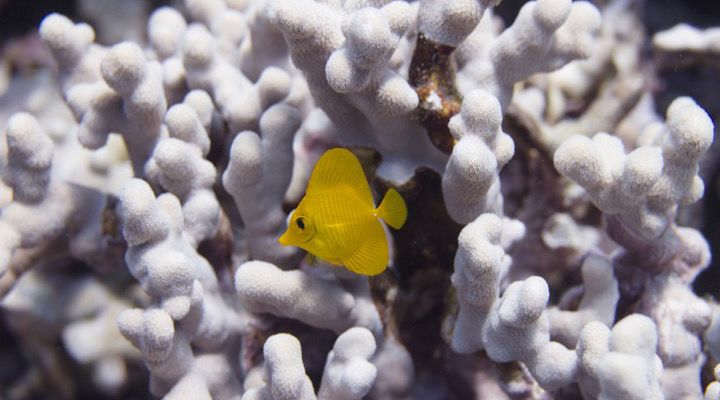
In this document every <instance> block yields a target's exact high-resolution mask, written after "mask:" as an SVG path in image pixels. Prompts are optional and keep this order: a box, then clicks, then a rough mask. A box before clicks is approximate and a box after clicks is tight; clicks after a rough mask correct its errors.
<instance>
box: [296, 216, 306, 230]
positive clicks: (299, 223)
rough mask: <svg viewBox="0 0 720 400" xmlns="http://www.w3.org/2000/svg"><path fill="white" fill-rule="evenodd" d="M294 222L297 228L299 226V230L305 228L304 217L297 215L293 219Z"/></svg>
mask: <svg viewBox="0 0 720 400" xmlns="http://www.w3.org/2000/svg"><path fill="white" fill-rule="evenodd" d="M295 224H297V226H298V228H300V230H303V229H305V218H303V217H298V218H297V219H295Z"/></svg>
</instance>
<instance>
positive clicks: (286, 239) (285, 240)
mask: <svg viewBox="0 0 720 400" xmlns="http://www.w3.org/2000/svg"><path fill="white" fill-rule="evenodd" d="M278 243H280V244H282V245H285V246H288V245H290V232H289V231H285V233H283V234H282V235H280V237H279V238H278Z"/></svg>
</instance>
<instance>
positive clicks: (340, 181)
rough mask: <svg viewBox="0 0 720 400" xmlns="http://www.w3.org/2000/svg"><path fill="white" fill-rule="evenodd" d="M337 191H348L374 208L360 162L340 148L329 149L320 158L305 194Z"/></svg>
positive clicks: (347, 151)
mask: <svg viewBox="0 0 720 400" xmlns="http://www.w3.org/2000/svg"><path fill="white" fill-rule="evenodd" d="M343 187H345V188H343ZM338 189H340V190H343V189H345V190H348V191H349V192H350V193H352V194H353V195H355V196H357V198H359V199H360V200H361V201H362V202H363V203H365V204H367V205H369V206H370V208H375V204H374V202H373V197H372V193H371V192H370V186H369V185H368V183H367V180H366V179H365V173H364V172H363V169H362V166H361V165H360V161H358V159H357V157H355V155H354V154H353V153H351V152H350V150H348V149H344V148H341V147H338V148H334V149H330V150H328V151H326V152H325V154H323V155H322V157H320V160H318V162H317V164H316V165H315V169H313V172H312V175H311V176H310V181H309V183H308V187H307V194H317V193H320V192H325V191H333V190H338Z"/></svg>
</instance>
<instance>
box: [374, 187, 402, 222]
mask: <svg viewBox="0 0 720 400" xmlns="http://www.w3.org/2000/svg"><path fill="white" fill-rule="evenodd" d="M407 213H408V211H407V206H406V205H405V200H403V198H402V196H400V193H398V192H397V190H395V189H392V188H390V190H388V191H387V193H385V197H384V198H383V199H382V202H380V206H378V208H377V216H378V217H380V218H381V219H382V220H383V221H385V223H387V224H388V225H390V226H391V227H393V228H395V229H400V228H402V226H403V225H404V224H405V220H407Z"/></svg>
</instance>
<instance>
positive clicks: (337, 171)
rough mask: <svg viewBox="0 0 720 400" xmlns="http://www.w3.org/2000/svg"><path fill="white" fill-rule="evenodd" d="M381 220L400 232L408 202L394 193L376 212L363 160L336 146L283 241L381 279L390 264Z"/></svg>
mask: <svg viewBox="0 0 720 400" xmlns="http://www.w3.org/2000/svg"><path fill="white" fill-rule="evenodd" d="M380 219H382V220H383V221H385V222H386V223H387V224H388V225H390V226H391V227H393V228H395V229H400V228H401V227H402V226H403V224H404V223H405V220H406V219H407V207H406V206H405V201H404V200H403V198H402V197H401V196H400V194H399V193H398V192H397V191H396V190H395V189H390V190H388V192H387V194H385V198H384V199H383V201H382V202H381V203H380V206H379V207H377V208H375V203H374V202H373V197H372V193H370V186H369V185H368V182H367V180H366V179H365V175H364V174H363V170H362V167H361V166H360V162H359V161H358V159H357V158H356V157H355V155H354V154H353V153H351V152H350V151H349V150H347V149H343V148H336V149H332V150H329V151H327V152H326V153H325V154H323V156H322V157H320V160H319V161H318V162H317V165H315V169H314V170H313V172H312V175H311V176H310V182H309V183H308V187H307V191H306V194H305V197H304V198H303V199H302V201H300V204H298V206H297V208H296V209H295V211H294V212H293V214H292V215H291V216H290V221H289V226H288V229H287V231H285V233H284V234H283V235H282V236H280V238H279V239H278V242H280V243H281V244H284V245H291V246H297V247H300V248H303V249H305V250H307V251H308V252H310V253H312V254H313V255H315V256H317V257H318V258H320V259H322V260H325V261H327V262H329V263H331V264H335V265H344V266H345V267H346V268H347V269H349V270H350V271H353V272H355V273H358V274H362V275H377V274H379V273H381V272H383V271H384V270H385V268H386V267H387V265H388V243H387V238H386V237H385V230H384V229H383V227H382V224H381V223H380Z"/></svg>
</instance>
